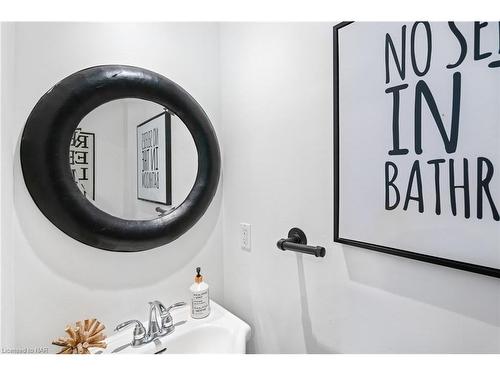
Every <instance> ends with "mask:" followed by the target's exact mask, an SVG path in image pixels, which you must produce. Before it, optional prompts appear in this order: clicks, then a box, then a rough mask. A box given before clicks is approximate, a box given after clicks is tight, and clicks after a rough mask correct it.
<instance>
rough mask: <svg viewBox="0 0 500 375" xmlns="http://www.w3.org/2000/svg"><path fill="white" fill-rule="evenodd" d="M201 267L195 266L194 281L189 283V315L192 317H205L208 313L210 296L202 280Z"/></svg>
mask: <svg viewBox="0 0 500 375" xmlns="http://www.w3.org/2000/svg"><path fill="white" fill-rule="evenodd" d="M200 272H201V268H200V267H197V268H196V276H195V277H194V283H193V285H191V288H189V289H190V290H191V317H193V318H194V319H202V318H206V317H207V316H208V315H209V314H210V296H209V293H208V284H207V283H205V282H204V281H203V276H202V275H201V273H200Z"/></svg>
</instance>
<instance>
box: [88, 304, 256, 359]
mask: <svg viewBox="0 0 500 375" xmlns="http://www.w3.org/2000/svg"><path fill="white" fill-rule="evenodd" d="M210 307H211V312H210V315H209V316H208V317H206V318H204V319H193V318H191V315H190V306H189V305H187V306H183V307H181V308H177V309H174V310H172V311H171V314H172V318H173V321H174V325H175V330H174V331H173V332H172V333H171V334H169V335H167V336H163V337H159V338H157V339H155V340H154V341H153V342H150V343H148V344H144V345H141V346H138V347H132V346H131V345H130V343H131V341H132V332H133V327H131V328H130V329H126V330H124V331H122V332H118V333H115V334H113V335H112V336H110V337H109V338H108V339H106V343H107V348H106V349H100V350H94V351H93V352H94V354H109V353H116V354H132V353H137V354H156V353H162V354H180V353H181V354H182V353H186V354H189V353H245V352H246V343H247V341H248V339H249V338H250V326H249V325H248V324H247V323H245V322H244V321H243V320H241V319H240V318H238V317H236V316H235V315H233V314H232V313H230V312H229V311H227V310H226V309H225V308H223V307H222V306H220V305H219V304H217V303H215V302H214V301H210ZM143 324H144V326H145V327H146V329H147V324H148V323H147V322H145V321H143Z"/></svg>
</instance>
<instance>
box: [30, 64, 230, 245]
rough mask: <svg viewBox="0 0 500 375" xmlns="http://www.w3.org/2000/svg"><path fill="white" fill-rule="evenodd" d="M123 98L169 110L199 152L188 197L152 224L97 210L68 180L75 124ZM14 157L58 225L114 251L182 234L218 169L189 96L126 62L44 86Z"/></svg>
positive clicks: (213, 139)
mask: <svg viewBox="0 0 500 375" xmlns="http://www.w3.org/2000/svg"><path fill="white" fill-rule="evenodd" d="M124 98H136V99H144V100H148V101H152V102H155V103H157V104H160V105H162V106H164V107H166V108H167V109H169V110H170V111H171V112H173V113H174V114H175V115H177V116H178V117H179V118H180V119H181V120H182V121H183V122H184V124H185V125H186V126H187V128H188V129H189V131H190V133H191V135H192V137H193V139H194V143H195V145H196V149H197V152H198V172H197V175H196V181H195V183H194V185H193V188H192V189H191V191H190V193H189V195H188V196H187V197H186V199H185V200H184V202H183V203H182V204H181V205H179V206H178V207H177V208H176V209H175V210H173V211H171V212H170V213H169V214H167V215H165V216H161V217H158V218H155V219H152V220H125V219H121V218H118V217H115V216H112V215H110V214H108V213H106V212H104V211H102V210H100V209H98V208H97V207H96V206H94V205H93V204H92V203H91V202H89V201H88V200H87V199H86V198H85V197H84V196H83V194H82V193H81V192H80V190H79V189H78V187H77V186H76V184H75V183H74V181H73V177H72V175H71V170H70V166H69V161H68V155H69V146H70V140H71V137H72V134H73V132H74V130H75V129H76V127H77V126H78V124H79V123H80V121H81V120H82V119H83V118H84V117H85V116H86V115H87V114H88V113H89V112H91V111H92V110H94V109H95V108H97V107H98V106H100V105H102V104H105V103H107V102H110V101H112V100H117V99H124ZM20 153H21V155H20V156H21V167H22V171H23V175H24V180H25V183H26V186H27V188H28V191H29V193H30V194H31V196H32V198H33V200H34V201H35V203H36V205H37V206H38V208H39V209H40V210H41V211H42V213H43V214H44V215H45V216H46V217H47V218H48V219H49V220H50V221H51V222H52V223H53V224H54V225H55V226H56V227H58V228H59V229H60V230H62V231H63V232H64V233H66V234H67V235H69V236H71V237H73V238H74V239H76V240H78V241H80V242H82V243H85V244H87V245H89V246H92V247H96V248H100V249H103V250H110V251H120V252H135V251H144V250H149V249H152V248H155V247H158V246H161V245H164V244H167V243H169V242H172V241H174V240H175V239H177V238H178V237H180V236H181V235H182V234H184V233H185V232H186V231H188V230H189V229H190V228H191V227H192V226H193V225H194V224H195V223H196V222H197V221H198V220H199V219H200V218H201V217H202V216H203V214H204V213H205V211H206V210H207V208H208V206H209V205H210V202H211V201H212V199H213V197H214V195H215V192H216V191H217V185H218V182H219V176H220V169H221V157H220V150H219V144H218V142H217V136H216V134H215V131H214V129H213V127H212V124H211V123H210V120H209V118H208V116H207V115H206V114H205V112H204V111H203V109H202V108H201V106H200V105H199V104H198V103H197V102H196V101H195V100H194V99H193V97H191V96H190V95H189V94H188V93H187V92H186V91H185V90H184V89H183V88H182V87H180V86H179V85H177V84H176V83H174V82H172V81H171V80H169V79H167V78H165V77H163V76H162V75H160V74H157V73H154V72H152V71H149V70H145V69H141V68H137V67H132V66H125V65H102V66H95V67H91V68H88V69H84V70H81V71H79V72H76V73H74V74H72V75H70V76H68V77H66V78H65V79H63V80H62V81H61V82H59V83H58V84H56V85H55V86H54V87H53V88H52V89H50V90H49V91H48V92H47V93H46V94H45V95H43V96H42V98H41V99H40V100H39V101H38V103H37V104H36V105H35V107H34V108H33V110H32V112H31V114H30V115H29V117H28V120H27V122H26V125H25V127H24V131H23V135H22V138H21V145H20Z"/></svg>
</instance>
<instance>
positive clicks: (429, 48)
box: [334, 22, 500, 277]
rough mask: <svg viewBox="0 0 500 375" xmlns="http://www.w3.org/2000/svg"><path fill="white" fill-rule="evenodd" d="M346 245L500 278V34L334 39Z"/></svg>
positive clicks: (417, 30)
mask: <svg viewBox="0 0 500 375" xmlns="http://www.w3.org/2000/svg"><path fill="white" fill-rule="evenodd" d="M334 53H335V58H334V65H335V66H334V77H335V78H334V81H335V82H334V87H335V103H334V104H335V146H336V151H335V156H336V157H335V177H336V181H335V189H336V191H335V240H336V241H337V242H341V243H347V244H351V245H356V246H361V247H365V248H368V249H371V250H377V251H382V252H387V253H391V254H394V255H401V256H405V257H409V258H414V259H418V260H423V261H428V262H431V263H436V264H440V265H445V266H449V267H454V268H459V269H463V270H468V271H474V272H478V273H482V274H486V275H490V276H496V277H500V215H499V209H500V22H467V23H458V22H457V23H455V22H412V23H363V22H361V23H357V22H356V23H342V24H340V25H337V26H336V27H335V28H334Z"/></svg>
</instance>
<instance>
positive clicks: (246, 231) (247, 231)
mask: <svg viewBox="0 0 500 375" xmlns="http://www.w3.org/2000/svg"><path fill="white" fill-rule="evenodd" d="M251 229H252V227H251V225H250V224H247V223H240V247H241V248H242V249H243V250H246V251H250V250H251V249H252V230H251Z"/></svg>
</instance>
